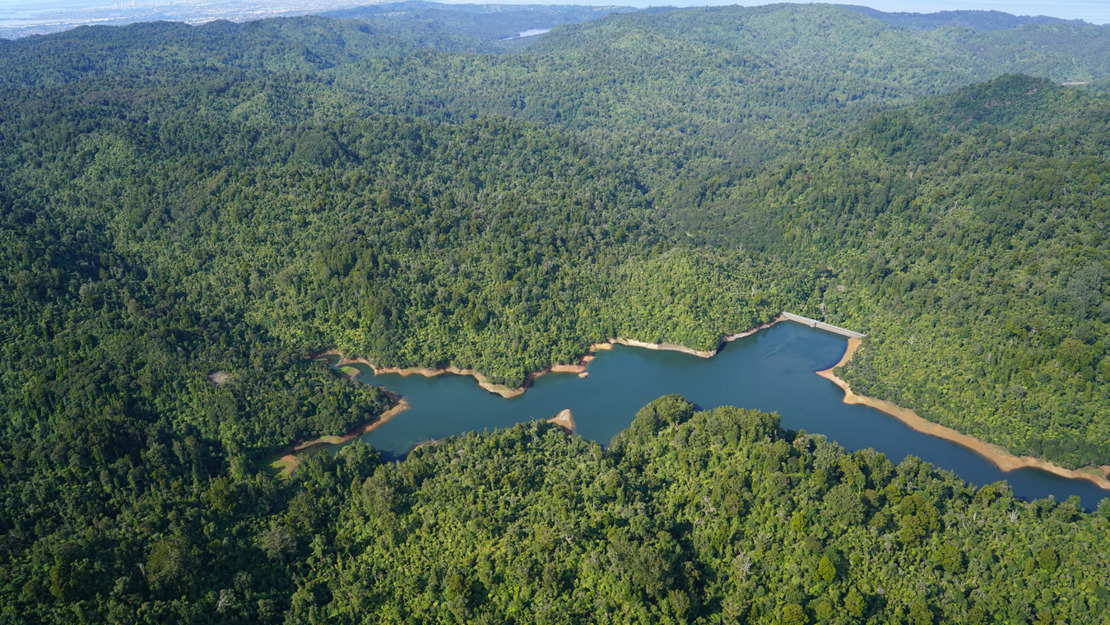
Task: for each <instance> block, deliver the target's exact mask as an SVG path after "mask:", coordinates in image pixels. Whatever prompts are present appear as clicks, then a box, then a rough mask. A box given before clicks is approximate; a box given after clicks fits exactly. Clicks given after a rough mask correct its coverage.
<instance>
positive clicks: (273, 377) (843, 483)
mask: <svg viewBox="0 0 1110 625" xmlns="http://www.w3.org/2000/svg"><path fill="white" fill-rule="evenodd" d="M359 15H360V16H359V17H357V18H351V19H335V18H322V17H307V18H296V19H288V20H264V21H260V22H253V23H248V24H231V23H227V22H223V23H212V24H207V25H204V26H199V27H189V26H184V25H181V24H170V23H158V24H140V25H133V26H129V27H124V28H82V29H77V30H74V31H71V32H67V33H60V34H58V35H52V36H47V37H34V38H28V39H24V40H18V41H10V42H9V41H0V283H2V288H0V331H2V332H3V333H4V335H5V338H6V340H5V342H4V344H3V347H2V348H0V399H2V405H3V407H4V408H3V410H4V413H3V414H4V415H5V417H6V418H5V419H4V420H3V422H2V425H0V476H2V478H0V489H2V492H3V494H2V503H3V512H2V513H0V594H2V596H3V599H2V600H0V606H2V608H0V610H3V613H2V617H0V620H4V621H5V622H8V621H11V622H78V621H82V620H89V621H111V622H139V621H146V622H167V621H173V620H186V621H198V622H200V621H207V620H211V619H219V620H225V621H242V622H277V621H285V620H288V622H319V621H323V620H326V619H329V618H333V619H340V620H361V619H362V618H363V617H365V616H366V615H368V614H373V615H376V616H377V617H380V620H383V621H390V620H392V621H397V622H407V621H412V620H417V621H426V622H441V621H444V620H451V619H454V620H459V621H467V622H469V621H475V620H482V619H485V620H488V621H494V622H500V621H506V620H516V621H521V622H524V621H531V620H545V619H546V620H569V621H582V620H587V621H588V620H598V621H603V620H614V621H622V622H624V621H636V620H639V621H644V622H659V621H663V620H668V619H670V620H673V621H676V622H677V621H681V620H684V619H689V620H706V621H718V620H721V619H725V618H741V619H751V620H767V621H773V620H777V621H778V622H813V621H831V622H852V621H855V620H858V619H860V618H864V616H867V617H868V618H872V619H874V620H875V622H887V621H890V620H905V619H912V620H914V621H915V622H930V619H934V620H936V619H943V620H951V619H952V618H954V617H953V616H952V615H955V614H961V613H962V612H960V611H961V610H965V609H966V610H969V612H968V614H969V615H970V614H975V615H980V616H981V617H982V618H983V619H984V622H992V621H999V620H1007V621H1011V622H1023V621H1025V622H1027V621H1029V620H1033V619H1042V620H1043V619H1047V621H1048V622H1051V621H1052V620H1053V619H1054V618H1062V619H1065V620H1070V621H1071V622H1086V621H1087V620H1089V618H1092V617H1091V615H1093V614H1097V613H1098V611H1099V610H1101V609H1104V608H1105V602H1106V596H1107V590H1106V588H1107V585H1106V580H1105V574H1104V573H1103V572H1102V571H1104V570H1105V566H1104V565H1105V562H1103V560H1104V556H1103V555H1102V552H1101V551H1099V547H1098V545H1100V544H1101V543H1102V542H1104V538H1105V536H1104V534H1105V531H1106V530H1105V520H1104V519H1102V518H1101V517H1098V516H1089V515H1086V514H1082V513H1081V512H1080V511H1079V510H1078V505H1077V504H1075V503H1074V502H1069V503H1067V504H1063V505H1057V504H1055V503H1053V502H1037V503H1035V504H1025V503H1021V502H1016V501H1013V500H1012V499H1011V498H1010V497H1008V496H1007V495H1006V492H1005V487H1004V486H991V487H987V488H985V489H983V490H982V491H974V490H973V489H970V488H969V487H967V486H965V485H962V484H960V483H959V482H958V481H957V480H955V479H954V478H952V477H951V476H937V475H935V474H934V473H933V472H932V470H931V469H929V468H927V467H923V466H921V465H920V464H919V463H915V462H913V461H910V462H908V463H904V464H902V465H899V467H898V468H894V467H892V466H890V465H889V463H886V461H885V460H884V459H881V458H879V457H877V456H875V455H874V454H867V453H866V452H864V453H858V454H853V455H852V456H851V457H850V458H841V457H840V456H839V455H838V452H836V451H835V449H834V448H833V447H832V446H830V445H828V444H826V443H824V442H823V441H820V440H819V439H813V438H810V437H807V436H805V435H799V434H796V433H786V432H782V431H780V430H779V429H778V427H777V422H776V421H774V419H772V418H771V417H768V416H766V415H756V414H753V413H748V412H744V411H739V410H732V409H722V410H719V411H716V412H713V413H704V414H700V415H699V416H697V417H695V418H694V419H693V420H692V421H690V422H689V423H687V424H685V425H678V424H677V422H678V421H684V420H685V419H687V418H688V417H689V416H690V412H691V409H689V407H688V406H686V405H685V404H683V403H682V402H680V401H678V400H676V399H673V398H672V399H670V400H667V401H666V402H664V403H663V404H659V405H657V406H656V407H655V408H652V409H649V410H648V411H647V412H645V413H644V414H643V415H642V417H641V418H640V419H639V420H638V421H637V424H636V425H634V427H633V429H632V430H631V431H630V432H629V433H627V434H625V435H623V437H622V438H621V439H619V440H618V441H617V442H615V443H614V445H613V446H612V447H611V448H610V449H609V450H607V451H606V450H602V449H601V448H599V447H597V446H592V445H590V444H587V443H585V442H583V441H581V440H578V439H573V438H570V439H568V438H566V437H563V436H562V435H561V434H559V433H558V432H556V431H549V430H548V429H546V428H544V427H542V426H541V427H537V426H534V425H525V426H521V427H520V428H518V429H516V430H513V431H511V432H504V433H498V434H494V435H491V436H488V437H474V438H467V439H465V440H461V441H452V442H448V443H445V444H444V445H442V446H436V447H432V448H428V449H425V450H422V451H420V452H418V453H416V454H414V455H413V456H412V457H410V458H409V459H408V460H406V461H404V462H403V463H400V464H398V465H382V466H381V467H379V466H378V465H379V461H378V459H377V456H376V454H375V453H374V452H373V451H372V450H368V449H366V448H362V447H354V448H352V449H351V450H348V451H345V452H343V454H342V455H341V456H340V458H339V459H338V460H335V461H332V460H329V459H328V458H326V457H324V456H323V455H321V457H317V458H315V459H313V460H311V461H309V462H307V463H306V464H305V465H304V466H303V468H302V469H300V470H299V471H298V476H297V479H294V480H292V481H289V482H282V481H277V480H276V479H275V478H274V477H273V476H270V475H268V474H267V473H265V472H263V471H261V470H260V469H261V466H262V465H261V463H260V460H261V459H262V458H264V457H266V456H267V455H268V454H270V453H273V452H274V451H277V450H279V449H281V448H284V447H286V446H288V445H289V444H291V443H293V442H294V441H296V440H301V439H305V438H311V437H315V436H319V435H324V434H340V433H343V432H345V431H347V430H349V429H350V428H352V427H353V426H355V425H356V424H360V423H366V422H368V421H372V420H373V419H375V418H376V417H377V415H379V414H381V413H382V412H383V411H385V410H386V409H387V408H388V407H389V406H390V405H391V403H392V402H393V401H394V399H395V398H393V399H391V398H390V397H387V396H386V395H385V393H383V392H382V391H380V390H379V389H375V388H372V387H366V386H359V385H356V384H354V383H352V382H350V381H347V380H345V379H342V378H340V377H338V376H337V375H336V374H334V373H333V372H331V371H330V370H328V369H327V368H325V367H323V366H321V365H319V364H318V363H315V362H314V361H311V360H308V359H306V358H305V357H306V355H308V354H310V353H313V352H316V351H319V350H324V349H331V348H336V349H339V350H340V351H342V352H343V353H344V354H346V355H349V356H355V357H365V358H368V359H370V360H372V361H373V362H375V363H378V364H381V365H397V366H428V367H442V366H448V365H453V366H458V367H465V368H471V369H475V370H477V371H479V372H481V373H483V374H485V375H486V376H488V377H489V378H491V379H492V380H494V381H496V382H501V383H505V384H509V385H518V384H521V383H522V382H523V381H524V380H525V376H526V374H527V373H528V372H530V371H533V370H537V369H541V368H543V367H545V366H548V365H551V364H555V363H565V362H572V361H574V360H575V359H576V358H577V357H578V356H580V355H581V354H582V353H583V351H584V350H585V349H586V347H587V346H588V345H589V344H591V343H593V342H596V341H599V340H604V339H607V338H611V337H615V336H623V337H628V338H634V339H639V340H644V341H651V342H662V341H667V342H674V343H680V344H683V345H687V346H690V347H693V348H698V349H711V348H713V347H714V346H716V345H717V343H718V340H719V337H721V336H722V335H724V334H727V333H731V332H735V331H740V330H745V329H748V328H751V327H754V326H756V325H758V324H759V323H762V322H764V321H767V320H768V319H770V318H771V317H772V316H774V315H775V314H776V313H777V312H779V311H781V310H784V309H786V310H791V311H795V312H800V313H806V314H809V315H811V316H818V317H819V316H822V315H824V316H827V317H828V319H829V320H830V321H832V322H835V323H839V324H842V325H846V326H848V327H852V328H853V329H856V330H860V331H865V332H867V333H868V334H869V338H868V340H867V342H866V343H865V346H864V349H863V351H862V352H861V353H860V354H859V355H858V356H857V358H856V359H855V360H853V361H852V363H851V364H850V365H849V366H848V367H847V369H846V371H845V372H844V375H845V377H847V378H848V379H849V380H850V381H851V383H852V386H853V388H854V389H856V390H858V391H859V392H864V393H867V394H871V395H875V396H878V397H882V398H885V399H889V400H891V401H895V402H897V403H899V404H901V405H904V406H907V407H909V408H912V409H915V410H918V411H919V412H920V413H921V414H922V415H924V416H926V417H928V418H931V419H934V420H937V421H940V422H942V423H945V424H948V425H950V426H952V427H954V428H957V429H959V430H961V431H964V432H968V433H970V434H973V435H975V436H977V437H980V438H982V439H984V440H986V441H988V442H992V443H997V444H1000V445H1004V446H1007V447H1008V448H1009V449H1011V450H1012V451H1014V452H1016V453H1033V454H1035V455H1038V456H1042V457H1045V458H1048V459H1050V460H1052V461H1054V462H1057V463H1059V464H1062V465H1065V466H1069V467H1078V466H1085V465H1090V464H1106V463H1110V444H1108V443H1107V442H1106V441H1107V440H1108V438H1110V437H1108V436H1107V429H1108V428H1110V408H1108V407H1110V397H1108V396H1107V391H1106V390H1105V389H1106V384H1105V382H1106V380H1107V379H1108V378H1110V364H1108V363H1110V357H1108V356H1107V353H1106V350H1107V348H1108V346H1107V345H1106V344H1105V338H1104V337H1105V336H1106V335H1107V325H1108V324H1110V299H1108V295H1110V291H1108V288H1110V283H1108V280H1110V257H1108V255H1107V252H1108V249H1107V241H1106V238H1105V236H1104V234H1103V233H1104V232H1105V227H1104V224H1105V223H1106V220H1107V218H1108V217H1107V215H1106V211H1107V194H1106V185H1107V184H1108V183H1110V172H1108V171H1107V160H1106V155H1105V146H1106V145H1107V144H1108V143H1110V136H1107V132H1108V131H1107V127H1106V119H1107V116H1108V113H1110V101H1108V100H1107V98H1106V96H1105V95H1104V94H1103V93H1102V92H1101V91H1100V90H1098V89H1076V88H1064V87H1060V86H1058V83H1061V82H1085V81H1100V80H1102V81H1105V80H1106V79H1107V73H1108V72H1110V67H1107V66H1106V64H1105V58H1106V56H1107V55H1106V51H1107V50H1106V48H1107V45H1108V42H1110V32H1108V31H1107V29H1106V28H1103V27H1094V26H1090V25H1085V24H1075V23H1022V24H1020V25H1016V26H1014V27H1008V28H1001V27H1000V28H998V29H994V30H989V31H983V30H974V29H965V28H954V27H942V28H937V29H910V28H904V27H900V26H894V25H891V24H887V23H884V22H883V21H881V20H877V19H874V18H871V17H867V16H865V15H862V14H860V13H858V12H855V11H852V10H848V9H842V8H836V7H831V6H822V5H813V6H789V5H787V6H777V7H763V8H755V9H744V8H738V7H732V8H713V9H691V10H658V11H651V12H636V13H628V14H613V15H609V16H607V17H604V18H602V19H599V20H596V21H593V22H589V23H584V24H576V25H564V26H559V27H557V28H555V29H554V30H553V31H552V32H551V33H549V34H548V35H545V36H544V37H542V38H540V39H537V40H535V41H533V42H531V43H530V45H527V46H510V47H505V46H498V45H493V46H492V47H490V46H489V45H487V44H489V43H490V42H489V34H488V33H485V34H483V33H481V32H476V31H475V30H474V29H475V28H477V26H475V24H476V22H475V21H473V20H471V19H469V18H467V17H465V16H464V17H458V16H450V15H448V16H444V17H442V19H439V18H437V19H435V20H431V21H428V22H426V23H424V26H422V27H420V28H415V29H412V30H404V29H398V28H396V25H397V23H398V22H397V21H396V20H405V19H409V18H408V17H405V16H404V15H400V16H399V14H392V13H386V14H379V13H376V12H374V11H367V12H365V13H361V14H359ZM421 15H424V14H421ZM562 15H564V16H573V15H580V14H579V13H576V12H575V11H573V10H571V9H566V10H565V11H564V12H563V13H562ZM567 19H568V21H570V18H567ZM390 20H393V21H392V22H391V21H390ZM1013 72H1026V73H1027V74H1029V75H1024V74H1020V75H1019V74H1014V73H1013ZM971 83H975V84H971ZM652 415H656V416H655V417H653V416H652ZM398 418H403V416H402V417H398ZM664 422H673V426H672V427H669V429H666V428H664V425H663V423H664ZM660 428H664V429H666V431H665V432H663V433H662V434H660V435H659V436H658V437H656V436H655V435H654V433H655V430H658V429H660ZM649 434H650V435H649ZM697 450H700V451H697ZM690 454H693V455H690ZM722 472H724V473H722ZM729 472H732V473H729ZM547 475H552V476H562V477H561V478H559V479H557V480H555V479H552V480H547V478H546V476H547ZM470 483H473V484H474V485H475V486H474V487H473V488H469V489H464V491H463V492H461V493H460V492H455V491H454V490H453V489H454V488H456V487H457V486H459V485H460V484H470ZM717 485H727V488H735V492H733V491H730V492H727V493H726V492H720V493H716V491H714V490H713V489H714V488H718V486H717ZM724 487H725V486H721V488H724ZM425 489H427V490H425ZM504 489H509V490H504ZM833 493H835V495H834V494H833ZM992 502H993V503H992ZM505 506H512V508H511V509H510V508H505V509H501V508H502V507H505ZM499 510H500V511H499ZM845 511H846V512H845ZM498 515H511V517H512V518H510V517H506V516H498ZM476 519H483V521H477V520H476ZM489 519H503V522H498V523H497V524H494V525H489V523H488V520H489ZM787 524H789V531H788V530H787V529H786V527H787ZM464 530H465V531H464ZM556 531H557V532H561V533H559V534H554V533H552V532H556ZM1011 534H1012V535H1013V536H1023V537H1029V536H1035V537H1036V538H1035V539H1029V540H1032V542H1029V541H1028V540H1027V541H1024V542H1023V541H1018V540H1012V539H1010V538H1007V537H1008V536H1011ZM945 545H957V546H958V545H969V547H968V548H966V549H964V548H959V549H957V550H952V549H950V548H946V547H944V546H945ZM971 545H974V546H973V547H972V546H971ZM440 549H453V550H455V551H451V552H450V553H448V552H447V551H444V552H442V553H440V552H438V551H436V550H440ZM945 549H948V550H947V551H946V550H945ZM421 553H426V554H428V555H426V556H422V555H420V554H421ZM961 554H962V555H961ZM422 558H423V559H422ZM448 563H450V565H449V566H448ZM445 567H446V568H445ZM890 567H895V568H890ZM397 570H404V571H407V573H406V574H405V575H403V576H400V577H399V576H397V575H396V571H397ZM196 571H203V572H204V574H200V575H193V574H191V573H193V572H196ZM905 571H914V574H913V575H904V574H903V572H905ZM880 578H883V579H887V578H891V579H893V580H894V583H891V582H886V583H880V582H879V581H877V580H879V579H880ZM1075 579H1082V580H1083V582H1082V583H1078V584H1077V583H1074V580H1075ZM541 580H542V584H541ZM1069 580H1071V581H1069ZM1054 593H1055V594H1054ZM287 617H288V619H287ZM976 618H978V616H977V617H976ZM791 619H793V620H791ZM838 619H839V621H838Z"/></svg>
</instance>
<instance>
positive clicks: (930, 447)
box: [359, 323, 1110, 509]
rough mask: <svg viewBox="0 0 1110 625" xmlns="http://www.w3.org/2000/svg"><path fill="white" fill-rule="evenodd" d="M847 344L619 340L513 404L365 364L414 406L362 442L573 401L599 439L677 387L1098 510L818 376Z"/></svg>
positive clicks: (796, 336)
mask: <svg viewBox="0 0 1110 625" xmlns="http://www.w3.org/2000/svg"><path fill="white" fill-rule="evenodd" d="M846 347H847V342H846V341H845V340H844V338H842V337H840V336H836V335H833V334H829V333H826V332H822V331H819V330H813V329H811V328H808V327H805V326H802V325H799V324H795V323H780V324H777V325H775V326H773V327H772V328H770V329H768V330H764V331H762V332H758V333H756V334H755V335H753V336H750V337H747V338H744V339H740V340H738V341H734V342H732V343H730V344H728V345H726V346H725V348H724V349H723V350H721V352H720V353H719V354H717V356H715V357H714V358H708V359H706V358H698V357H696V356H690V355H686V354H681V353H678V352H661V351H652V350H647V349H640V348H635V347H623V346H616V347H614V348H613V350H612V351H609V352H600V353H599V354H598V356H597V358H596V359H595V360H594V361H593V362H591V363H590V365H589V368H588V370H589V373H590V375H589V377H586V378H579V377H578V376H576V375H574V374H549V375H545V376H541V377H540V378H538V379H537V380H536V381H535V384H534V385H533V386H532V388H530V389H528V392H526V393H524V395H521V396H520V397H516V398H513V399H503V398H501V397H500V396H497V395H494V394H492V393H489V392H487V391H485V390H483V389H482V388H480V387H479V386H478V385H477V383H476V382H475V381H474V379H473V378H471V377H463V376H452V375H442V376H439V377H436V378H424V377H421V376H415V375H413V376H408V377H402V376H399V375H395V374H385V375H379V376H375V375H373V374H370V373H367V372H366V369H365V368H363V372H364V373H363V375H362V376H360V377H359V379H360V380H362V381H363V382H366V383H369V384H377V385H381V386H384V387H385V388H387V389H389V390H391V391H394V392H396V393H399V394H400V395H402V396H403V397H404V398H405V399H407V400H408V402H409V403H410V404H411V405H412V408H410V409H409V410H407V411H405V412H403V413H401V414H399V415H397V416H396V417H395V418H394V419H393V420H392V421H390V422H388V423H386V424H384V425H383V426H381V427H380V428H378V429H376V430H374V431H373V432H370V433H368V434H366V435H365V436H364V437H363V439H364V440H365V441H366V442H367V443H369V444H370V445H373V446H374V447H376V448H378V449H379V450H381V451H382V452H383V453H385V454H386V455H387V456H388V457H394V458H396V457H401V456H403V455H404V454H406V453H408V451H410V450H411V449H412V448H413V447H414V446H415V445H417V444H419V443H422V442H424V441H427V440H429V439H442V438H446V437H448V436H452V435H455V434H461V433H464V432H469V431H479V432H480V431H484V430H490V429H493V428H499V427H508V426H511V425H513V424H514V423H519V422H521V421H528V420H532V419H546V418H549V417H551V416H554V415H555V414H556V413H557V412H559V411H560V410H562V409H564V408H569V409H570V410H571V411H572V412H573V413H574V419H575V421H576V422H577V424H578V433H579V434H580V435H581V436H585V437H586V438H590V439H592V440H596V441H598V442H601V443H603V444H604V443H608V441H609V440H610V439H611V438H612V437H613V436H614V435H616V434H617V433H618V432H620V431H621V430H623V429H624V428H626V427H628V424H629V423H631V421H632V418H633V416H634V415H635V414H636V411H637V410H639V409H640V408H641V407H642V406H643V405H644V404H646V403H648V402H650V401H652V400H653V399H655V398H657V397H659V396H660V395H664V394H667V393H678V394H680V395H683V396H684V397H687V398H689V399H690V400H691V401H693V402H694V403H696V404H697V405H698V406H699V407H702V408H712V407H715V406H721V405H733V406H740V407H743V408H757V409H760V410H765V411H768V412H777V413H779V414H780V415H782V425H783V427H785V428H789V429H794V430H799V429H804V430H806V431H807V432H810V433H811V434H812V433H820V434H824V435H826V436H827V437H828V438H829V439H830V440H835V441H837V442H838V443H840V444H841V445H843V446H844V447H845V448H846V449H848V450H856V449H862V448H866V447H873V448H875V449H876V450H878V451H881V452H883V453H885V454H886V455H887V456H888V457H889V458H890V459H891V460H892V461H894V462H899V461H901V460H902V459H903V458H904V457H906V456H907V455H910V454H912V455H916V456H917V457H919V458H922V459H924V460H926V461H928V462H931V463H933V464H934V465H936V466H938V467H941V468H943V469H947V470H951V471H954V472H955V473H956V474H957V475H959V476H961V477H962V478H964V479H965V480H967V481H969V482H972V483H974V484H979V485H982V484H989V483H992V482H997V481H999V480H1007V481H1008V482H1009V483H1010V485H1011V487H1012V488H1013V491H1014V493H1015V494H1016V495H1018V496H1020V497H1023V498H1026V499H1036V498H1041V497H1047V496H1049V495H1053V496H1055V497H1056V498H1057V499H1060V500H1063V499H1066V498H1067V497H1069V496H1071V495H1078V496H1079V497H1080V498H1081V499H1082V500H1083V504H1084V506H1085V507H1087V508H1091V509H1093V508H1094V507H1096V506H1097V505H1098V502H1099V500H1101V499H1102V498H1103V497H1104V496H1107V495H1110V492H1107V491H1103V490H1102V489H1100V488H1098V487H1097V486H1095V485H1094V484H1092V483H1090V482H1087V481H1084V480H1071V479H1066V478H1060V477H1057V476H1054V475H1052V474H1050V473H1046V472H1044V471H1040V470H1038V469H1022V470H1018V471H1013V472H1010V473H1003V472H1002V471H999V470H998V469H997V468H995V467H994V465H993V464H991V463H990V462H988V461H987V460H985V459H983V458H982V457H980V456H979V455H977V454H975V453H974V452H972V451H970V450H968V449H966V448H964V447H961V446H959V445H956V444H954V443H950V442H948V441H944V440H941V439H939V438H934V437H932V436H927V435H924V434H920V433H918V432H915V431H914V430H912V429H910V428H908V427H906V426H904V425H902V423H901V422H899V421H898V420H897V419H894V418H893V417H890V416H888V415H885V414H883V413H882V412H879V411H878V410H875V409H873V408H868V407H866V406H849V405H846V404H844V402H843V398H844V394H843V393H842V392H841V390H840V389H839V388H837V387H836V385H834V384H833V383H832V382H829V381H828V380H825V379H823V378H820V377H818V376H816V375H814V373H813V372H814V371H819V370H822V369H827V368H829V367H831V366H832V365H834V364H836V362H837V361H838V360H840V357H841V356H842V355H843V354H844V350H845V348H846Z"/></svg>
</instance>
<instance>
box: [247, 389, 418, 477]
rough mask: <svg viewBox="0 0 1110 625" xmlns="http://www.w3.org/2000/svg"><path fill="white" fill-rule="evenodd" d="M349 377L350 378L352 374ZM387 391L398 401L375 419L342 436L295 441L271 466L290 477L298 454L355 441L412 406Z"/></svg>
mask: <svg viewBox="0 0 1110 625" xmlns="http://www.w3.org/2000/svg"><path fill="white" fill-rule="evenodd" d="M347 377H349V378H350V377H352V376H347ZM386 393H387V394H388V395H389V398H390V399H391V400H393V401H395V402H397V403H395V404H394V405H393V407H392V408H390V409H389V410H386V411H385V412H383V413H382V414H380V415H378V418H376V419H374V420H373V421H369V422H366V423H361V424H359V425H357V426H355V427H354V428H353V429H351V430H349V431H348V432H347V433H346V434H343V435H341V436H335V435H329V436H321V437H319V438H314V439H312V440H308V441H301V442H299V443H293V444H292V445H291V446H289V447H288V448H286V451H284V452H281V453H279V454H277V460H274V461H272V462H270V463H269V466H270V468H271V469H277V470H278V477H289V475H290V474H291V473H292V472H293V469H296V468H297V464H298V463H299V462H300V460H299V458H298V456H297V454H298V453H300V452H303V451H305V450H307V449H311V448H313V447H316V446H319V445H342V444H343V443H349V442H350V441H353V440H354V439H356V438H358V437H359V436H362V435H363V434H367V433H369V432H373V431H374V430H376V429H378V428H379V427H381V426H383V425H385V424H386V423H388V422H389V420H390V419H392V418H393V417H396V416H397V415H399V414H401V413H402V412H404V411H406V410H408V409H409V408H410V407H411V406H410V405H409V403H408V401H406V400H405V398H403V397H401V396H399V395H395V394H393V393H390V392H389V391H386Z"/></svg>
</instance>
